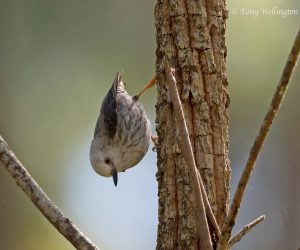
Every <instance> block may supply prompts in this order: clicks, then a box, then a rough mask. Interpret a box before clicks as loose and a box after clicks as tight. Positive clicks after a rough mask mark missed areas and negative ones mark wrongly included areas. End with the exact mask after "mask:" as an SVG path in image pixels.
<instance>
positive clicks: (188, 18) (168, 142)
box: [155, 0, 230, 249]
mask: <svg viewBox="0 0 300 250" xmlns="http://www.w3.org/2000/svg"><path fill="white" fill-rule="evenodd" d="M226 16H227V12H226V10H225V2H224V1H223V0H206V1H204V0H202V1H201V0H158V2H157V4H156V7H155V25H156V39H157V61H156V67H157V71H159V68H160V66H161V62H162V60H163V58H164V57H165V56H166V57H167V58H168V61H169V62H170V65H171V66H172V67H173V68H175V69H176V80H177V87H178V91H179V94H180V98H181V102H182V105H183V110H184V113H185V119H186V123H187V127H188V131H189V136H190V139H191V143H192V147H193V151H194V155H195V160H196V164H197V168H198V169H199V171H200V173H201V176H202V178H203V181H204V184H205V188H206V192H207V195H208V198H209V201H210V204H211V206H212V209H213V212H214V214H215V216H216V219H217V222H218V224H219V226H220V227H221V226H222V224H223V222H224V218H225V216H226V212H227V209H228V202H229V179H230V166H229V160H228V105H229V97H228V93H227V78H226V68H225V57H226V47H225V37H224V33H225V19H226ZM157 88H158V99H157V106H156V114H157V120H156V123H157V127H156V129H157V134H158V138H159V139H158V145H157V155H158V162H157V166H158V172H157V181H158V196H159V215H158V216H159V225H158V233H157V234H158V235H157V249H201V242H200V241H199V237H198V232H197V228H196V225H195V220H194V218H195V207H196V205H195V199H194V197H193V196H192V191H191V184H190V182H189V180H190V178H189V172H188V168H187V166H186V163H185V161H184V159H183V158H182V156H181V152H180V150H179V148H178V145H177V139H176V135H178V126H177V125H176V121H175V117H174V112H173V106H172V102H171V99H170V93H169V90H168V86H167V83H166V76H165V75H164V74H163V73H161V72H159V73H158V81H157ZM212 231H213V230H212ZM212 240H213V241H214V244H215V243H216V242H215V241H216V237H215V235H212Z"/></svg>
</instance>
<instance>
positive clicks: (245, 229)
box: [228, 215, 266, 248]
mask: <svg viewBox="0 0 300 250" xmlns="http://www.w3.org/2000/svg"><path fill="white" fill-rule="evenodd" d="M265 218H266V216H265V215H262V216H260V217H258V218H257V219H255V220H254V221H252V222H250V223H249V224H247V225H246V226H244V227H243V229H242V230H240V231H239V232H238V233H237V234H236V235H234V236H232V237H231V238H230V240H229V244H228V248H231V247H232V246H233V245H234V244H236V243H238V242H239V241H240V240H241V239H242V238H243V237H244V235H245V234H247V233H248V232H250V230H251V229H252V228H253V227H255V226H256V225H257V224H259V223H260V222H262V221H263V220H264V219H265Z"/></svg>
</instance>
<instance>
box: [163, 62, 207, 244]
mask: <svg viewBox="0 0 300 250" xmlns="http://www.w3.org/2000/svg"><path fill="white" fill-rule="evenodd" d="M165 72H166V76H167V81H168V83H169V87H170V94H171V99H172V102H173V105H174V113H175V116H176V119H177V124H178V127H179V128H180V130H181V131H180V132H181V136H180V139H179V140H178V144H179V147H180V149H181V152H182V155H183V157H184V159H185V162H186V164H187V166H188V168H189V172H190V177H191V184H192V190H193V192H194V196H195V200H196V208H197V210H196V223H197V228H198V230H199V231H198V232H199V237H200V240H201V249H205V250H212V249H213V247H212V242H211V237H210V233H209V228H208V223H207V218H206V213H205V207H204V202H203V196H202V192H201V187H200V180H201V179H200V178H198V177H197V168H196V163H195V160H194V156H193V151H192V146H191V141H190V139H189V135H188V131H187V126H186V122H185V119H184V114H183V109H182V105H181V103H180V98H179V95H178V90H177V86H176V79H175V75H174V69H171V68H170V67H169V63H168V61H167V60H165Z"/></svg>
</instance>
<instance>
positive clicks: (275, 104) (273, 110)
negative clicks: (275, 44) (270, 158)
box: [217, 30, 300, 250]
mask: <svg viewBox="0 0 300 250" xmlns="http://www.w3.org/2000/svg"><path fill="white" fill-rule="evenodd" d="M299 51H300V30H299V31H298V34H297V36H296V39H295V41H294V44H293V47H292V50H291V52H290V55H289V57H288V59H287V62H286V65H285V67H284V70H283V72H282V75H281V79H280V81H279V84H278V86H277V89H276V91H275V94H274V96H273V99H272V102H271V105H270V107H269V110H268V112H267V114H266V116H265V118H264V121H263V123H262V125H261V127H260V131H259V134H258V136H257V137H256V139H255V142H254V144H253V146H252V148H251V151H250V154H249V157H248V161H247V163H246V166H245V168H244V170H243V173H242V176H241V178H240V181H239V184H238V187H237V190H236V192H235V194H234V198H233V201H232V204H231V207H230V210H229V213H228V215H227V217H226V219H225V222H224V225H223V228H222V234H221V237H220V239H219V242H218V247H217V250H225V249H227V246H228V241H229V238H230V235H231V231H232V228H233V226H234V224H235V220H236V216H237V213H238V211H239V208H240V204H241V201H242V198H243V195H244V192H245V189H246V185H247V183H248V181H249V178H250V175H251V172H252V170H253V169H254V166H255V162H256V159H257V156H258V154H259V152H260V150H261V148H262V145H263V143H264V141H265V138H266V136H267V134H268V132H269V129H270V127H271V125H272V123H273V120H274V118H275V116H276V114H277V112H278V109H279V107H280V104H281V102H282V99H283V97H284V94H285V92H286V90H287V87H288V83H289V80H290V78H291V75H292V72H293V69H294V68H295V65H296V62H297V59H298V55H299Z"/></svg>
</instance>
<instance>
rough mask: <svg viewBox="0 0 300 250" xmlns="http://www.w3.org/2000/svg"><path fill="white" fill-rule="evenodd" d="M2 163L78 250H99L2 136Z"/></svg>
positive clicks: (0, 149) (0, 150)
mask: <svg viewBox="0 0 300 250" xmlns="http://www.w3.org/2000/svg"><path fill="white" fill-rule="evenodd" d="M0 161H1V162H2V163H3V165H4V167H5V169H6V170H7V171H8V172H9V173H10V175H11V176H12V177H13V178H14V180H15V181H16V183H17V185H18V186H19V187H20V188H21V189H22V190H23V191H24V192H25V193H26V195H27V196H28V197H29V198H30V200H31V201H32V203H33V204H34V205H35V206H36V207H37V208H38V209H39V210H40V211H41V212H42V213H43V215H44V216H45V217H46V218H47V219H48V221H49V222H50V223H51V224H52V225H53V226H54V227H55V228H56V229H57V230H58V231H59V232H60V233H61V234H62V235H63V236H64V237H65V238H66V239H67V240H68V241H69V242H70V243H71V244H72V245H73V246H74V247H75V248H76V249H80V250H98V249H99V248H97V247H96V246H95V245H94V244H93V243H92V242H91V241H90V240H89V239H88V238H87V237H86V236H85V235H84V234H83V233H82V232H80V231H79V229H78V228H77V227H76V226H75V225H74V224H73V222H72V221H70V220H69V219H68V218H67V217H66V216H65V215H64V214H63V212H62V211H61V210H60V209H59V208H58V207H57V206H56V205H55V204H54V203H53V202H52V201H51V200H50V198H49V197H48V196H47V195H46V194H45V192H44V191H43V190H42V189H41V188H40V187H39V185H38V184H37V183H36V181H35V180H34V179H33V178H32V177H31V176H30V174H29V173H28V172H27V170H26V169H25V167H24V166H23V165H22V163H21V162H20V161H19V160H18V159H17V157H16V156H15V154H14V153H13V152H12V150H11V149H10V148H9V146H8V145H7V143H6V142H5V140H4V139H3V138H2V137H1V135H0Z"/></svg>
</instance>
